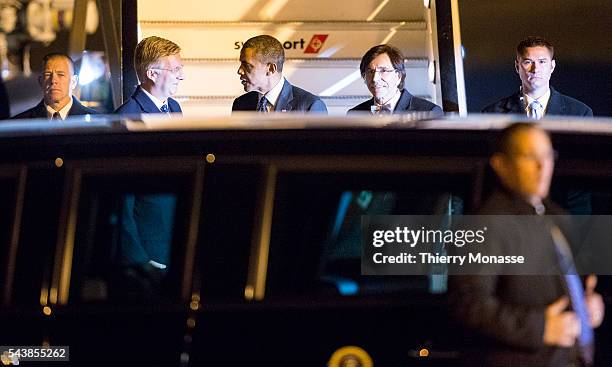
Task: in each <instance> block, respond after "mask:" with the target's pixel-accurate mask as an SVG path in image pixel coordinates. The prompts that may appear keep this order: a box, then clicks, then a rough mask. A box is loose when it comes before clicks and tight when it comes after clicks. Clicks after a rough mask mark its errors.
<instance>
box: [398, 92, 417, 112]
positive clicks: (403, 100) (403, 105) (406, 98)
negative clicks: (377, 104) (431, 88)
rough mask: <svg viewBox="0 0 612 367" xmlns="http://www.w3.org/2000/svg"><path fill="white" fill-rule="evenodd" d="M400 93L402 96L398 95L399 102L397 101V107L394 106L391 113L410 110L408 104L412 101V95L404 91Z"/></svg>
mask: <svg viewBox="0 0 612 367" xmlns="http://www.w3.org/2000/svg"><path fill="white" fill-rule="evenodd" d="M401 93H402V94H401V95H400V99H399V101H397V105H395V109H394V110H393V113H397V112H401V111H408V110H411V108H410V102H411V101H412V94H410V92H408V91H407V90H405V89H404V90H402V92H401Z"/></svg>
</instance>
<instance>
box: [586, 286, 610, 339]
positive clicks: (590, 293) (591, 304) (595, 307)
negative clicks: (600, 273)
mask: <svg viewBox="0 0 612 367" xmlns="http://www.w3.org/2000/svg"><path fill="white" fill-rule="evenodd" d="M596 286H597V276H596V275H593V274H591V275H589V276H588V277H587V278H586V283H585V287H584V302H585V304H586V308H587V312H588V314H589V322H590V323H591V327H592V328H593V329H595V328H597V327H599V325H601V323H602V321H603V319H604V314H605V306H604V302H603V299H602V298H601V294H599V293H597V292H595V287H596Z"/></svg>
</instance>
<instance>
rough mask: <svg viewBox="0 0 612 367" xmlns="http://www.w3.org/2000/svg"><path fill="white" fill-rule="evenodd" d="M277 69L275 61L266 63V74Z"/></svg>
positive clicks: (272, 72)
mask: <svg viewBox="0 0 612 367" xmlns="http://www.w3.org/2000/svg"><path fill="white" fill-rule="evenodd" d="M277 71H278V67H277V66H276V64H275V63H272V62H271V63H268V72H267V74H268V75H269V74H274V73H276V72H277Z"/></svg>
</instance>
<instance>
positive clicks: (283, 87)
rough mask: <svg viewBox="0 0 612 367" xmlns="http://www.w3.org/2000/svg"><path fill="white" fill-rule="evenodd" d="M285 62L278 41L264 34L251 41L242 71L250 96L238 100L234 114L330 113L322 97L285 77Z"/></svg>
mask: <svg viewBox="0 0 612 367" xmlns="http://www.w3.org/2000/svg"><path fill="white" fill-rule="evenodd" d="M284 62H285V50H284V49H283V45H281V43H280V42H279V41H278V40H277V39H276V38H274V37H271V36H268V35H260V36H256V37H253V38H250V39H249V40H247V41H246V42H245V43H244V46H243V47H242V50H240V67H239V68H238V75H240V82H241V83H242V85H243V86H244V91H245V92H247V93H246V94H243V95H241V96H240V97H238V98H236V99H235V100H234V103H233V104H232V111H259V112H262V113H269V112H317V113H327V107H326V106H325V103H324V102H323V101H322V100H321V99H320V98H319V97H317V96H315V95H314V94H312V93H310V92H307V91H305V90H303V89H301V88H298V87H296V86H294V85H291V83H289V82H288V81H287V80H286V79H285V78H284V77H283V64H284Z"/></svg>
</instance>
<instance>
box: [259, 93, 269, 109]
mask: <svg viewBox="0 0 612 367" xmlns="http://www.w3.org/2000/svg"><path fill="white" fill-rule="evenodd" d="M257 111H259V112H260V113H268V99H267V98H266V96H261V98H260V99H259V103H257Z"/></svg>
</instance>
